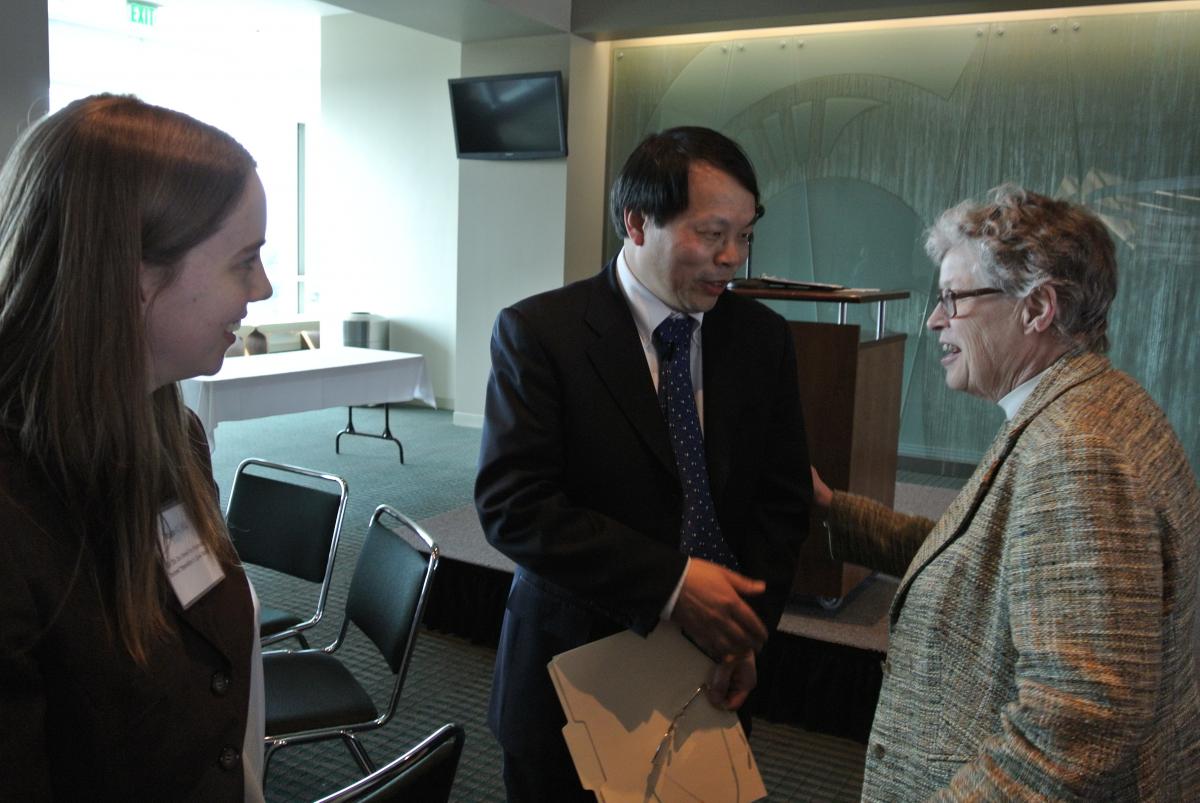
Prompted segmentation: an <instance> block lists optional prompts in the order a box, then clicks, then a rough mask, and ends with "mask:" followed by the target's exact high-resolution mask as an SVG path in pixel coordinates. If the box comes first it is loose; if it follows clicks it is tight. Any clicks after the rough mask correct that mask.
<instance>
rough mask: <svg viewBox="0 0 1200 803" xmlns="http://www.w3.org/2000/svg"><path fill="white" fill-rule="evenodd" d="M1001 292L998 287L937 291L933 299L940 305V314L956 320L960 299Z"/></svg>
mask: <svg viewBox="0 0 1200 803" xmlns="http://www.w3.org/2000/svg"><path fill="white" fill-rule="evenodd" d="M1003 292H1004V291H1003V290H1001V289H1000V288H998V287H983V288H980V289H979V290H938V291H937V292H935V293H934V294H933V297H934V299H935V300H936V301H937V303H938V304H941V305H942V312H944V313H946V317H947V318H957V317H958V300H959V299H960V298H976V297H977V296H990V295H992V294H993V293H1003Z"/></svg>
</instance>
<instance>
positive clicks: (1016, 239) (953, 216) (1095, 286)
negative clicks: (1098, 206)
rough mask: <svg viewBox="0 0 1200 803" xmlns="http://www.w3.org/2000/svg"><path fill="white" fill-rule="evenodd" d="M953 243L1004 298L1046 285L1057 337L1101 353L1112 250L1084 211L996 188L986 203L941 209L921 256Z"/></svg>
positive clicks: (1113, 268) (1013, 188) (1113, 283)
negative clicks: (965, 251) (1051, 294)
mask: <svg viewBox="0 0 1200 803" xmlns="http://www.w3.org/2000/svg"><path fill="white" fill-rule="evenodd" d="M959 245H965V246H966V247H967V248H968V249H970V250H971V252H972V253H973V254H975V256H977V257H978V259H976V260H975V263H974V269H975V270H976V271H977V272H979V274H980V278H982V279H983V280H984V281H986V282H987V283H988V284H989V285H990V286H992V287H998V288H1000V289H1001V290H1003V291H1004V293H1005V294H1006V295H1009V296H1012V297H1014V298H1024V297H1026V296H1028V295H1029V294H1030V293H1032V292H1033V291H1034V289H1036V288H1037V287H1039V286H1041V285H1044V284H1049V285H1051V286H1052V287H1053V288H1054V291H1055V294H1056V296H1057V299H1058V314H1057V315H1055V317H1054V328H1055V329H1056V330H1057V331H1058V332H1059V334H1061V335H1062V336H1063V337H1064V338H1066V339H1068V340H1071V341H1073V342H1076V343H1079V344H1080V345H1083V346H1084V347H1086V348H1087V349H1089V350H1090V351H1095V352H1100V353H1103V352H1105V351H1107V350H1108V309H1109V307H1110V306H1111V305H1112V300H1113V297H1114V296H1116V294H1117V257H1116V247H1115V246H1114V245H1113V241H1112V238H1111V237H1110V236H1109V234H1108V230H1107V229H1106V228H1105V226H1104V223H1102V222H1101V221H1100V219H1099V218H1098V217H1096V216H1095V215H1094V214H1092V212H1090V211H1089V210H1088V209H1086V208H1084V207H1083V206H1080V205H1078V204H1073V203H1070V202H1069V201H1062V200H1055V199H1053V198H1048V197H1046V196H1045V195H1039V194H1038V193H1036V192H1030V191H1029V190H1026V189H1023V188H1021V187H1018V186H1017V185H1015V184H1003V185H1001V186H999V187H996V188H995V189H993V190H991V191H990V192H989V193H988V201H987V203H983V204H978V203H975V202H974V201H963V202H962V203H960V204H958V205H957V206H954V207H951V208H950V209H947V210H946V211H945V212H943V213H942V214H941V215H940V216H939V217H938V219H937V221H935V222H934V224H933V225H932V226H930V227H929V230H928V231H927V232H926V233H925V253H927V254H928V255H929V258H930V259H932V260H933V261H934V263H935V264H939V265H940V264H941V262H942V259H943V258H945V256H946V253H947V252H949V251H950V250H952V249H954V248H956V247H958V246H959Z"/></svg>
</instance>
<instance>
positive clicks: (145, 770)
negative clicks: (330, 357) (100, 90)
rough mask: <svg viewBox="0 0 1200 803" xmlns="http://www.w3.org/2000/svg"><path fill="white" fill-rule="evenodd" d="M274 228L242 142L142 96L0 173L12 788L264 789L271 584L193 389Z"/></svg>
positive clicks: (0, 469)
mask: <svg viewBox="0 0 1200 803" xmlns="http://www.w3.org/2000/svg"><path fill="white" fill-rule="evenodd" d="M265 227H266V208H265V199H264V196H263V189H262V183H261V182H260V180H259V178H258V176H257V173H256V172H255V163H254V160H253V159H252V158H251V156H250V154H249V153H247V152H246V150H245V149H244V148H243V147H242V146H241V145H239V144H238V143H237V142H236V141H235V140H234V139H233V138H232V137H230V136H229V135H227V134H225V133H224V132H221V131H219V130H217V129H216V128H213V127H212V126H209V125H206V124H204V123H201V122H199V121H197V120H194V119H192V118H191V117H188V116H186V115H184V114H181V113H178V112H174V111H170V110H167V109H163V108H159V107H156V106H151V105H149V104H146V103H143V102H141V101H138V100H136V99H134V98H130V97H119V96H112V95H100V96H94V97H90V98H85V99H83V100H79V101H76V102H74V103H72V104H70V105H69V106H67V107H65V108H64V109H62V110H61V111H59V112H57V113H55V114H52V115H50V116H48V117H46V118H44V119H43V120H41V121H39V122H38V123H36V124H35V125H33V126H32V127H31V128H30V129H29V130H28V131H26V132H25V134H24V135H23V136H22V137H21V139H20V140H19V141H18V143H17V145H16V147H15V148H14V150H13V152H12V153H11V154H10V156H9V158H8V160H7V161H6V162H5V164H4V168H3V171H2V172H0V778H3V779H4V780H3V784H4V794H5V795H10V794H11V795H13V796H15V797H16V798H19V799H46V798H63V799H73V798H82V797H89V798H97V799H107V798H111V797H122V798H130V799H134V798H137V799H155V800H166V799H203V800H233V799H242V798H243V797H247V798H251V799H253V798H258V797H261V788H259V784H258V777H259V767H261V744H262V740H261V721H262V718H261V710H260V707H261V693H257V694H253V695H252V694H251V686H252V683H258V684H261V671H260V670H259V669H258V668H257V667H256V666H255V663H256V662H255V660H254V659H255V657H256V655H257V653H256V651H255V649H254V645H255V643H256V633H257V625H256V621H255V609H254V604H253V595H252V592H251V590H250V588H249V584H248V582H247V580H246V577H245V574H244V573H243V571H242V569H241V567H240V565H239V563H238V561H237V556H236V555H235V554H234V551H233V548H232V545H231V543H230V541H229V537H228V533H227V531H226V529H225V525H224V522H223V520H222V517H221V512H220V509H219V507H218V504H217V499H216V493H215V486H214V484H213V480H212V473H211V466H210V464H209V458H208V448H207V445H206V443H205V442H204V435H203V432H202V430H201V429H200V427H199V426H198V424H197V422H196V421H195V419H194V417H193V416H192V415H191V414H190V413H189V412H188V411H187V409H186V408H185V407H184V406H183V403H182V401H181V400H180V395H179V390H178V387H177V384H176V383H177V381H178V380H180V379H184V378H187V377H190V376H195V375H198V374H212V373H215V372H216V371H217V370H218V369H219V368H220V366H221V362H222V360H223V358H224V354H225V350H226V349H227V348H228V347H229V345H230V344H231V343H232V342H233V334H232V332H233V330H234V329H235V328H236V327H237V326H238V324H239V322H240V320H241V319H242V318H243V317H244V316H245V314H246V306H247V304H249V303H250V302H251V301H256V300H261V299H264V298H267V297H268V296H270V294H271V285H270V283H269V282H268V280H267V278H266V275H265V273H264V271H263V265H262V262H261V260H260V258H259V250H260V248H261V247H262V245H263V236H264V231H265ZM252 701H255V702H252Z"/></svg>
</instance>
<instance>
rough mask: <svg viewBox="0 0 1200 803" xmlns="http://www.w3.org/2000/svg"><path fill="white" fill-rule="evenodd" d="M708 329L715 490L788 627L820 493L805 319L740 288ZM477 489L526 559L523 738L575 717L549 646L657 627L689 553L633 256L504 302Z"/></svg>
mask: <svg viewBox="0 0 1200 803" xmlns="http://www.w3.org/2000/svg"><path fill="white" fill-rule="evenodd" d="M701 333H702V334H701V337H702V343H703V371H704V441H705V451H706V452H707V457H708V473H709V478H710V482H711V485H712V495H713V501H714V504H715V507H716V512H717V517H718V519H719V520H720V523H721V529H722V532H723V533H724V535H725V538H726V539H727V541H728V542H729V545H730V547H731V548H732V549H733V551H734V553H735V554H736V555H737V557H738V561H739V563H740V565H741V567H742V571H743V572H744V573H745V574H748V575H750V576H752V577H757V578H761V579H764V580H766V581H767V587H768V591H767V593H766V594H765V595H763V596H762V597H760V598H758V599H755V600H753V601H752V604H753V605H754V607H755V608H756V610H757V612H758V613H759V615H760V616H761V617H762V619H763V621H764V622H765V623H766V624H767V626H768V627H769V628H773V627H774V626H775V624H776V623H777V622H778V620H779V616H780V614H781V612H782V609H783V604H784V602H785V600H786V598H787V594H788V591H789V589H790V586H791V581H792V577H793V574H794V571H795V564H796V553H797V550H798V548H799V545H800V542H801V540H802V539H803V537H804V534H805V532H806V530H807V525H808V503H809V500H810V498H811V479H810V476H809V468H808V465H809V464H808V455H807V448H806V441H805V434H804V425H803V421H802V417H801V412H800V402H799V396H798V388H797V380H796V361H795V355H794V350H793V347H792V341H791V334H790V332H789V330H788V328H787V325H786V324H785V322H784V321H783V319H782V318H781V317H780V316H779V315H777V314H776V313H774V312H772V311H771V310H769V309H767V308H766V307H764V306H763V305H761V304H759V303H757V302H755V301H752V300H749V299H745V298H741V297H738V296H736V295H734V294H732V293H725V294H723V295H722V296H721V297H720V299H719V300H718V301H717V304H716V306H715V307H714V308H713V309H712V310H711V311H710V312H708V313H706V314H705V316H704V325H703V327H702V329H701ZM475 500H476V506H477V508H478V511H479V517H480V521H481V522H482V524H483V529H484V532H485V533H486V536H487V539H488V541H489V542H490V543H491V544H492V545H493V546H494V547H496V548H497V549H499V550H500V551H501V552H503V553H504V554H505V555H507V556H508V557H510V558H511V559H512V560H513V561H514V562H515V563H517V564H518V567H519V568H518V571H517V576H516V578H515V579H514V583H513V589H512V591H511V592H510V595H509V600H508V612H507V614H506V622H505V628H504V633H503V634H502V637H501V644H500V648H499V652H498V654H497V666H496V677H495V683H494V686H493V696H492V706H491V712H490V722H491V725H492V729H493V731H495V733H496V735H497V737H498V738H499V739H500V742H501V744H502V745H504V747H505V749H507V750H509V751H510V752H513V753H515V754H518V755H519V754H521V753H522V752H523V747H524V746H526V745H527V744H531V743H532V742H531V741H530V740H529V739H528V738H526V737H527V735H528V734H529V733H530V731H531V730H532V729H537V728H550V727H554V728H560V727H561V725H562V721H563V717H562V712H561V710H560V709H559V708H558V703H557V700H556V698H555V697H554V692H553V688H552V686H551V683H550V679H549V675H548V673H547V671H546V668H545V665H546V662H547V661H548V660H549V659H550V658H551V657H552V656H553V655H555V654H557V653H558V652H561V651H563V650H565V649H570V648H572V647H576V646H579V645H580V644H584V643H587V642H588V641H591V640H594V639H595V638H599V637H602V636H604V635H608V634H610V633H612V632H615V631H617V630H619V629H621V628H623V627H627V628H631V629H633V630H634V631H636V632H638V633H641V634H646V633H648V632H649V631H650V630H652V629H653V627H654V626H655V624H656V623H657V622H658V620H659V613H660V612H661V610H662V608H663V606H664V605H665V604H666V601H667V599H668V597H669V596H670V594H671V592H672V591H673V590H674V587H675V585H676V583H677V582H678V580H679V577H680V575H681V574H682V572H683V569H684V565H685V563H686V561H687V558H686V557H685V556H684V555H683V554H681V553H680V551H679V548H678V541H679V523H680V511H681V505H682V494H681V491H680V485H679V478H678V473H677V471H676V468H675V459H674V455H673V452H672V450H671V444H670V441H669V439H668V435H667V426H666V422H665V421H664V420H663V416H662V413H661V412H660V408H659V404H658V399H657V396H656V394H655V391H654V385H653V382H652V381H651V378H650V372H649V370H648V369H647V366H646V358H645V355H644V353H643V351H642V346H641V343H640V341H639V339H638V335H637V329H636V326H635V325H634V322H633V316H632V314H631V313H630V311H629V306H628V303H627V302H626V300H625V297H624V295H623V294H622V292H621V289H620V287H619V284H618V279H617V274H616V268H615V261H610V262H609V264H608V265H607V266H606V268H605V269H604V270H603V271H602V272H601V273H600V274H598V275H596V276H594V277H592V278H591V279H586V280H584V281H580V282H576V283H574V284H571V285H568V286H567V287H563V288H560V289H557V290H553V291H550V292H547V293H543V294H540V295H537V296H533V297H531V298H528V299H525V300H524V301H521V302H519V303H517V304H515V305H514V306H512V307H509V308H507V309H505V310H503V311H501V313H500V315H499V317H498V319H497V321H496V326H495V329H494V331H493V335H492V375H491V378H490V380H489V382H488V390H487V402H486V413H485V423H484V432H483V443H482V448H481V454H480V466H479V475H478V478H477V481H476V486H475ZM514 618H515V619H514ZM516 620H519V621H516Z"/></svg>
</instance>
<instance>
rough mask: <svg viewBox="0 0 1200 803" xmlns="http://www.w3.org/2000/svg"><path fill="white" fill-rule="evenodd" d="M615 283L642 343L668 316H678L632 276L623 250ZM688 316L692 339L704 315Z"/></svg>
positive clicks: (618, 262)
mask: <svg viewBox="0 0 1200 803" xmlns="http://www.w3.org/2000/svg"><path fill="white" fill-rule="evenodd" d="M617 281H618V282H619V283H620V285H621V291H622V292H623V293H624V294H625V300H626V301H628V302H629V311H630V312H632V313H633V322H634V324H635V325H636V326H637V330H638V335H639V337H641V340H642V342H643V343H649V342H650V337H651V335H653V334H654V330H655V329H657V328H658V325H659V324H660V323H662V322H663V321H664V320H666V319H667V317H668V316H670V315H674V314H679V311H678V310H676V309H673V308H671V307H669V306H667V305H666V304H665V303H663V301H662V299H660V298H659V297H658V296H656V295H654V293H652V292H650V289H649V288H648V287H646V285H644V284H642V283H641V281H640V280H639V279H638V277H636V276H634V275H633V271H632V270H630V269H629V262H628V261H626V259H625V249H624V248H622V249H621V252H620V253H619V254H617ZM688 315H690V316H691V317H692V318H693V319H695V321H696V326H695V328H694V329H693V330H692V332H693V337H694V336H695V335H696V334H697V333H699V331H700V326H701V325H703V323H704V313H703V312H692V313H688Z"/></svg>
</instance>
